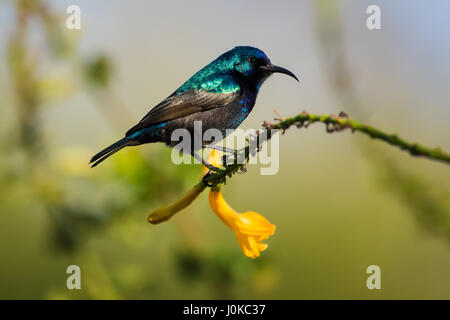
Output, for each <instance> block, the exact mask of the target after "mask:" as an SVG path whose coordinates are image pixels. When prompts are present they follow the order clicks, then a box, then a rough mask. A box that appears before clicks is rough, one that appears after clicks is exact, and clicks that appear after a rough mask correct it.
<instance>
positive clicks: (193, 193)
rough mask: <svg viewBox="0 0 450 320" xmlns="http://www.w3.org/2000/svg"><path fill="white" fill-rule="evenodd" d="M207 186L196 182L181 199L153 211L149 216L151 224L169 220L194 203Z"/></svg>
mask: <svg viewBox="0 0 450 320" xmlns="http://www.w3.org/2000/svg"><path fill="white" fill-rule="evenodd" d="M205 188H206V186H205V185H204V184H203V182H200V183H198V184H196V185H195V186H194V187H193V188H192V189H191V190H189V191H188V192H187V193H186V194H185V195H184V196H183V197H182V198H181V199H180V200H178V201H177V202H175V203H172V204H171V205H170V206H163V207H161V208H159V209H157V210H155V211H153V212H152V213H151V214H150V215H149V216H148V222H150V223H151V224H158V223H161V222H164V221H167V220H169V219H170V218H171V217H172V216H173V215H174V214H175V213H177V212H179V211H181V210H183V209H184V208H186V207H187V206H188V205H190V204H191V203H192V201H194V200H195V199H197V197H198V196H199V195H200V193H202V191H203V190H205Z"/></svg>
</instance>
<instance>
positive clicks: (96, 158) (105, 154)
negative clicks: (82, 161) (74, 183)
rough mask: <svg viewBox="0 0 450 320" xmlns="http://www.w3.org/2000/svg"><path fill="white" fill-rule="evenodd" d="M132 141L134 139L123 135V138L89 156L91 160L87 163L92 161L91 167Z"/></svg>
mask: <svg viewBox="0 0 450 320" xmlns="http://www.w3.org/2000/svg"><path fill="white" fill-rule="evenodd" d="M133 142H134V140H133V139H130V137H125V138H123V139H121V140H119V141H117V142H116V143H113V144H112V145H110V146H109V147H107V148H105V149H103V150H102V151H100V152H99V153H97V154H96V155H95V156H93V157H92V158H91V161H89V163H92V162H93V164H92V166H91V168H93V167H95V166H97V165H98V164H99V163H100V162H102V161H103V160H105V159H106V158H108V157H109V156H111V155H113V154H114V153H116V152H117V151H119V150H120V149H122V148H124V147H126V146H129V145H131V144H133Z"/></svg>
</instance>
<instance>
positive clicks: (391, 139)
mask: <svg viewBox="0 0 450 320" xmlns="http://www.w3.org/2000/svg"><path fill="white" fill-rule="evenodd" d="M275 120H278V121H279V122H278V123H275V124H272V123H269V122H266V121H264V123H263V128H264V129H267V132H266V133H267V134H266V135H262V132H257V134H256V136H255V137H253V138H255V139H256V141H257V142H256V146H257V150H256V151H259V148H260V146H261V144H262V143H263V142H265V141H268V140H270V138H271V137H272V134H273V133H272V130H276V131H278V130H281V131H282V133H284V131H285V130H287V129H288V128H290V127H291V126H292V125H295V126H296V127H297V128H302V127H304V128H307V127H308V126H309V125H310V124H311V123H316V122H322V123H323V124H325V126H326V131H327V132H328V133H332V132H335V131H343V130H345V129H350V130H351V131H352V132H355V131H359V132H362V133H364V134H366V135H368V136H369V137H371V138H373V139H378V140H382V141H384V142H387V143H389V144H390V145H393V146H396V147H398V148H400V149H402V150H405V151H408V152H409V153H410V154H411V155H412V156H421V157H425V158H428V159H431V160H439V161H442V162H445V163H447V164H450V155H449V154H448V153H446V152H443V151H441V149H439V148H434V149H431V148H427V147H424V146H422V145H420V144H418V143H410V142H407V141H405V140H403V139H402V138H400V137H398V136H397V135H396V134H387V133H385V132H383V131H381V130H378V129H376V128H374V127H371V126H368V125H364V124H361V123H359V122H357V121H355V120H353V119H351V118H349V117H348V116H347V115H346V114H345V113H343V112H341V113H340V114H339V115H338V116H336V115H328V114H324V115H315V114H309V113H307V112H305V111H303V112H302V113H300V114H298V115H297V116H295V117H289V118H286V119H281V118H278V119H275ZM250 154H252V155H254V151H253V150H250V144H249V145H247V146H246V147H245V148H242V149H240V150H238V151H236V153H235V157H236V158H238V157H239V156H241V157H242V156H243V157H245V162H247V161H248V159H249V156H250ZM240 171H245V163H244V164H237V163H236V161H235V163H232V164H229V165H226V166H225V168H224V170H222V171H220V172H211V173H210V174H209V175H208V176H206V177H205V178H204V179H203V182H204V183H206V184H208V186H210V187H215V186H217V185H218V184H221V183H225V182H226V178H227V177H231V176H232V175H233V174H235V173H238V172H240Z"/></svg>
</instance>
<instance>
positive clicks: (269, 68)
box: [261, 64, 299, 81]
mask: <svg viewBox="0 0 450 320" xmlns="http://www.w3.org/2000/svg"><path fill="white" fill-rule="evenodd" d="M261 68H262V69H263V70H266V71H269V72H272V73H284V74H287V75H288V76H290V77H292V78H294V79H295V80H297V81H299V80H298V78H297V77H296V76H295V74H293V73H292V72H290V71H289V70H288V69H285V68H282V67H279V66H274V65H272V64H270V65H268V66H262V67H261Z"/></svg>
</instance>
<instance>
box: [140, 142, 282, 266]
mask: <svg viewBox="0 0 450 320" xmlns="http://www.w3.org/2000/svg"><path fill="white" fill-rule="evenodd" d="M221 159H222V154H221V152H218V151H216V150H212V151H211V154H210V156H209V158H208V162H209V163H211V164H212V165H214V166H216V167H220V166H221V165H222V161H221ZM207 172H208V169H207V168H206V167H203V171H202V175H201V176H202V177H203V176H204V175H205V174H207ZM205 188H206V185H205V184H204V183H203V182H202V181H201V182H199V183H197V184H196V185H195V186H194V187H193V188H192V189H191V190H189V191H188V192H187V193H186V194H185V195H184V196H183V197H182V198H181V199H179V200H178V201H177V202H175V203H173V204H171V205H170V206H167V207H166V206H164V207H161V208H159V209H157V210H155V211H153V212H152V213H151V214H150V216H149V217H148V221H149V222H150V223H152V224H158V223H161V222H164V221H167V220H169V219H170V218H171V217H172V216H173V215H174V214H175V213H177V212H179V211H181V210H182V209H184V208H186V207H187V206H189V205H190V204H191V203H192V201H194V200H195V199H196V198H197V197H198V196H199V195H200V193H202V191H203V190H205ZM209 204H210V206H211V209H212V210H213V211H214V213H215V214H216V215H217V216H218V217H219V219H220V220H222V222H223V223H225V224H226V225H227V226H228V227H229V228H230V229H231V230H233V231H234V233H235V234H236V238H237V240H238V242H239V246H240V247H241V249H242V251H243V252H244V254H245V255H246V256H247V257H250V258H252V259H254V258H256V257H259V255H260V252H261V251H263V250H265V249H267V244H266V243H262V242H261V241H263V240H265V239H267V238H269V237H270V236H271V235H273V234H274V233H275V225H273V224H271V223H270V222H269V221H268V220H267V219H266V218H264V217H263V216H262V215H260V214H259V213H256V212H253V211H248V212H244V213H237V212H236V211H234V210H233V208H231V207H230V206H229V205H228V203H226V201H225V199H224V198H223V196H222V192H221V191H220V187H219V186H216V187H214V188H211V191H210V192H209Z"/></svg>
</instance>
